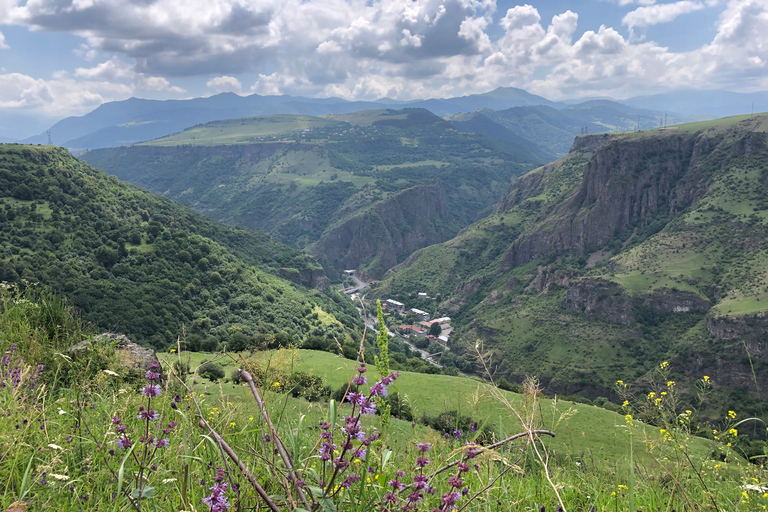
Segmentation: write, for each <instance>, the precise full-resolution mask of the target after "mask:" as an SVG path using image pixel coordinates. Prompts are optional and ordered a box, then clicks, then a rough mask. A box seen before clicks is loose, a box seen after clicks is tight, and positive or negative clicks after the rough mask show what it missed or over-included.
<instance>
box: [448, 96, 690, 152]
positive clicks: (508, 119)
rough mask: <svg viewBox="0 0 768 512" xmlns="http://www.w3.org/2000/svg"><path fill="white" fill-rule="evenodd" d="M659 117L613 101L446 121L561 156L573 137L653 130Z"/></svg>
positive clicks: (475, 114)
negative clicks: (587, 134) (586, 134)
mask: <svg viewBox="0 0 768 512" xmlns="http://www.w3.org/2000/svg"><path fill="white" fill-rule="evenodd" d="M663 117H664V114H663V113H659V112H653V111H650V110H643V109H637V108H632V107H628V106H626V105H622V104H621V103H617V102H615V101H608V100H590V101H586V102H583V103H579V104H576V105H569V106H566V107H561V108H553V107H551V106H546V105H538V106H528V107H514V108H510V109H507V110H500V111H492V110H481V111H478V112H472V113H469V114H457V115H454V116H448V117H447V119H448V120H450V121H451V122H452V123H453V125H454V126H455V127H456V128H457V129H460V130H462V131H470V132H474V133H479V134H482V135H484V136H486V137H489V138H492V139H496V140H499V141H504V142H516V143H519V144H528V145H530V147H532V148H534V149H535V150H537V151H539V152H542V153H546V154H552V155H557V156H562V155H564V154H566V153H567V152H568V150H569V149H570V147H571V145H572V144H573V139H574V137H576V136H578V135H581V134H583V133H601V132H617V131H633V130H637V129H638V126H639V128H640V129H648V128H655V127H658V126H659V122H660V120H661V119H663ZM679 120H680V118H679V117H676V118H669V119H668V122H669V123H672V122H677V121H679ZM638 123H639V125H638ZM523 141H524V142H523Z"/></svg>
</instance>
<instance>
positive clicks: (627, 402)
mask: <svg viewBox="0 0 768 512" xmlns="http://www.w3.org/2000/svg"><path fill="white" fill-rule="evenodd" d="M621 406H622V407H629V400H624V403H623V404H621Z"/></svg>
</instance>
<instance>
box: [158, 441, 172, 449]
mask: <svg viewBox="0 0 768 512" xmlns="http://www.w3.org/2000/svg"><path fill="white" fill-rule="evenodd" d="M169 444H170V441H169V440H168V439H158V440H157V441H155V446H156V447H158V448H165V447H166V446H168V445H169Z"/></svg>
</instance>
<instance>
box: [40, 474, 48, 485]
mask: <svg viewBox="0 0 768 512" xmlns="http://www.w3.org/2000/svg"><path fill="white" fill-rule="evenodd" d="M47 474H48V473H43V476H42V478H40V485H48V480H46V479H45V475H47Z"/></svg>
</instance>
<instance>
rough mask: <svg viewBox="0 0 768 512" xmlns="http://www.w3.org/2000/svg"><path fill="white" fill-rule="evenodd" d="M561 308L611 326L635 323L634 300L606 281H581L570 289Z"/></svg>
mask: <svg viewBox="0 0 768 512" xmlns="http://www.w3.org/2000/svg"><path fill="white" fill-rule="evenodd" d="M561 306H562V307H563V308H564V309H567V310H569V311H576V312H578V313H583V314H585V315H586V316H587V317H588V318H589V319H591V320H602V321H603V322H606V323H609V324H614V325H629V324H631V323H634V321H635V316H634V315H633V314H632V307H633V304H632V298H631V297H630V296H629V295H628V294H627V292H626V291H625V290H624V289H623V288H622V287H621V286H620V285H618V284H617V283H614V282H612V281H606V280H605V279H584V280H583V281H579V282H578V283H576V284H575V285H574V286H571V287H570V288H568V291H567V292H566V293H565V298H564V299H563V301H562V302H561Z"/></svg>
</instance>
